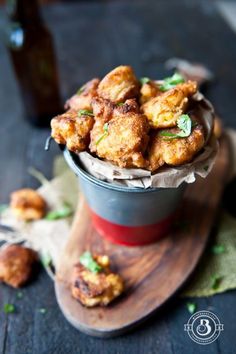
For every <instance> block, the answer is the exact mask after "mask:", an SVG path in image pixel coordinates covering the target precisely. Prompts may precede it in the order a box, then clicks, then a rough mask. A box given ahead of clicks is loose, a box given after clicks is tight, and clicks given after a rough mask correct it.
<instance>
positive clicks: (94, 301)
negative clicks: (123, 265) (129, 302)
mask: <svg viewBox="0 0 236 354" xmlns="http://www.w3.org/2000/svg"><path fill="white" fill-rule="evenodd" d="M86 254H87V256H88V257H89V258H91V260H88V262H87V263H88V267H86V266H84V265H83V264H81V263H78V264H76V265H75V266H74V270H73V274H72V279H71V293H72V296H73V297H74V298H75V299H76V300H79V301H80V302H81V303H82V304H83V305H84V306H87V307H93V306H97V305H101V306H106V305H108V304H109V303H110V302H111V301H112V300H114V299H115V298H116V297H118V296H119V295H120V294H121V293H122V292H123V290H124V283H123V280H122V278H121V277H120V276H119V275H118V274H115V273H112V272H111V270H110V264H109V263H110V262H109V258H108V256H92V255H91V254H90V253H89V252H85V254H84V255H86ZM84 255H82V257H83V256H84ZM91 261H92V262H93V264H92V265H93V267H92V268H91ZM89 263H90V264H89ZM84 264H85V263H84ZM94 264H95V267H94Z"/></svg>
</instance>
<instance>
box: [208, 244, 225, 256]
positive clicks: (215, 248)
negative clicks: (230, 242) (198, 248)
mask: <svg viewBox="0 0 236 354" xmlns="http://www.w3.org/2000/svg"><path fill="white" fill-rule="evenodd" d="M211 252H212V253H213V254H221V253H224V252H225V246H223V245H214V246H212V248H211Z"/></svg>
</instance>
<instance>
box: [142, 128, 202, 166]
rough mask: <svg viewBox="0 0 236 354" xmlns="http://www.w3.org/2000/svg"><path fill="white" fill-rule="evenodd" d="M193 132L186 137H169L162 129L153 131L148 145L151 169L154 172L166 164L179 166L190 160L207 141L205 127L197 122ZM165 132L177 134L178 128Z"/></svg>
mask: <svg viewBox="0 0 236 354" xmlns="http://www.w3.org/2000/svg"><path fill="white" fill-rule="evenodd" d="M195 124H196V125H194V127H193V129H192V132H191V134H190V135H189V136H188V137H184V138H168V137H166V136H162V135H161V132H160V131H156V130H154V131H152V134H151V138H150V144H149V147H148V160H149V164H150V166H149V169H150V170H151V171H152V172H154V171H156V170H157V169H158V168H159V167H161V166H163V165H164V164H167V165H171V166H179V165H182V164H185V163H187V162H190V161H191V160H192V159H193V157H194V156H195V155H196V154H197V152H198V151H200V150H201V149H202V147H203V146H204V143H205V137H204V129H203V127H202V126H201V125H200V124H199V123H197V122H196V123H195ZM165 132H168V133H171V134H176V133H178V132H179V129H178V128H172V129H165Z"/></svg>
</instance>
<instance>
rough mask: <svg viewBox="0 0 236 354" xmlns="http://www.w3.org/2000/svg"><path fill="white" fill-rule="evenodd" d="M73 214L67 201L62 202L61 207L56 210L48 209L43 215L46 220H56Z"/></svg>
mask: <svg viewBox="0 0 236 354" xmlns="http://www.w3.org/2000/svg"><path fill="white" fill-rule="evenodd" d="M72 214H73V208H72V207H71V205H69V204H68V203H64V205H63V207H62V208H61V209H58V210H53V211H49V213H47V215H46V216H45V219H46V220H58V219H64V218H68V217H69V216H71V215H72Z"/></svg>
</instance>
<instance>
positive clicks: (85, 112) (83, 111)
mask: <svg viewBox="0 0 236 354" xmlns="http://www.w3.org/2000/svg"><path fill="white" fill-rule="evenodd" d="M78 116H79V117H81V116H90V117H94V114H93V111H89V110H87V109H80V110H79V111H78Z"/></svg>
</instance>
